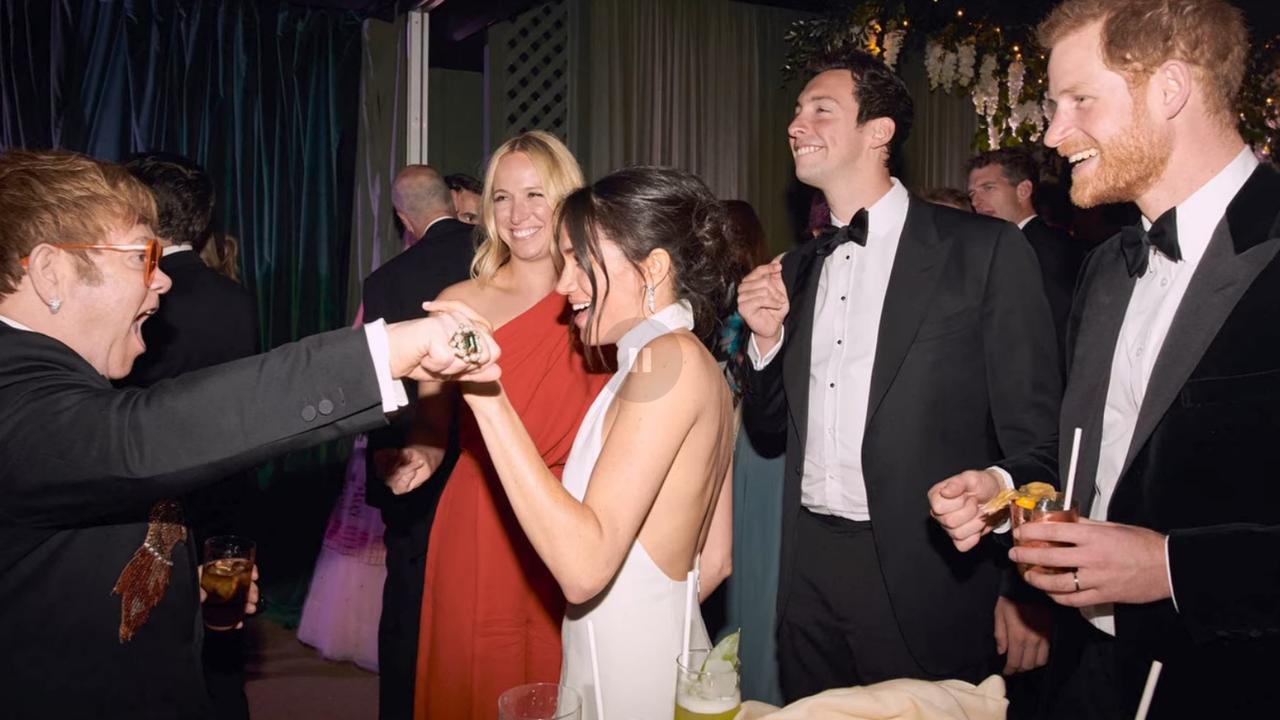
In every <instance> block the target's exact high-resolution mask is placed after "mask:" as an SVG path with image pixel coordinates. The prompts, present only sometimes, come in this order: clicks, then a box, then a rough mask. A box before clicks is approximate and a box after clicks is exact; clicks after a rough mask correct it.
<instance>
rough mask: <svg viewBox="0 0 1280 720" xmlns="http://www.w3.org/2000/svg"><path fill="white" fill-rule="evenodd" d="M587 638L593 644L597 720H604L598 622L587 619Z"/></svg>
mask: <svg viewBox="0 0 1280 720" xmlns="http://www.w3.org/2000/svg"><path fill="white" fill-rule="evenodd" d="M587 640H588V641H589V642H588V644H589V645H590V646H591V684H592V686H593V687H594V688H595V691H596V720H604V692H603V691H602V690H601V689H600V657H599V655H598V654H597V653H596V624H595V623H593V622H591V621H590V620H587Z"/></svg>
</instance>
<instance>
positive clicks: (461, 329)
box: [449, 325, 480, 365]
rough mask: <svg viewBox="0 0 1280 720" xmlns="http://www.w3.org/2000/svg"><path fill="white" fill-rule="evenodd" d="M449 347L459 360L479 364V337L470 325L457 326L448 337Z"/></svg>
mask: <svg viewBox="0 0 1280 720" xmlns="http://www.w3.org/2000/svg"><path fill="white" fill-rule="evenodd" d="M449 347H451V348H453V354H454V356H455V357H457V358H458V359H459V360H461V361H463V362H466V363H471V364H472V365H478V364H479V363H480V337H479V336H478V335H476V331H475V330H474V329H472V327H471V326H470V325H459V326H458V329H457V330H455V331H453V335H452V336H450V337H449Z"/></svg>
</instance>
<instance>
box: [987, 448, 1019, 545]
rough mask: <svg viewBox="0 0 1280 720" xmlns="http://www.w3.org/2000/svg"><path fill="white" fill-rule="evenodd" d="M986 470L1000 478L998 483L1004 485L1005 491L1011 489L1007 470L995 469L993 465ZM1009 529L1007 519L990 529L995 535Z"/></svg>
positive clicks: (1011, 478) (1011, 485)
mask: <svg viewBox="0 0 1280 720" xmlns="http://www.w3.org/2000/svg"><path fill="white" fill-rule="evenodd" d="M987 469H988V470H991V471H993V472H995V474H996V475H999V476H1000V481H1001V482H1003V483H1004V489H1005V490H1012V489H1013V476H1012V475H1010V474H1009V471H1008V470H1005V469H1004V468H1002V467H996V466H995V465H992V466H991V467H989V468H987ZM1010 527H1012V524H1011V523H1010V521H1009V518H1007V517H1006V518H1005V519H1004V522H1002V523H1000V524H999V525H997V526H995V527H994V528H992V529H991V531H992V532H996V533H1007V532H1009V528H1010Z"/></svg>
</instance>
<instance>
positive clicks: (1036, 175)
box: [965, 148, 1040, 191]
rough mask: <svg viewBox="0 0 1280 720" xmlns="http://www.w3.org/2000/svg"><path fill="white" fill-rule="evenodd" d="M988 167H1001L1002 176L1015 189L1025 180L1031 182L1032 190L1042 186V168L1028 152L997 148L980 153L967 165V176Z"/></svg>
mask: <svg viewBox="0 0 1280 720" xmlns="http://www.w3.org/2000/svg"><path fill="white" fill-rule="evenodd" d="M988 165H999V166H1000V174H1001V175H1003V176H1004V179H1005V180H1008V181H1009V184H1010V185H1012V186H1014V187H1017V186H1018V185H1020V184H1022V181H1023V180H1030V181H1031V189H1032V191H1034V190H1035V189H1036V186H1037V185H1039V184H1040V166H1039V165H1038V164H1037V163H1036V161H1035V158H1033V157H1031V153H1029V152H1027V151H1026V150H1020V149H1018V148H997V149H995V150H988V151H986V152H984V153H979V154H977V155H974V156H973V157H971V158H969V162H968V163H967V164H966V165H965V174H966V175H967V174H969V173H971V172H973V171H974V170H977V169H978V168H984V167H987V166H988Z"/></svg>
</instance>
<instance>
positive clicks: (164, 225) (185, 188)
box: [124, 152, 214, 253]
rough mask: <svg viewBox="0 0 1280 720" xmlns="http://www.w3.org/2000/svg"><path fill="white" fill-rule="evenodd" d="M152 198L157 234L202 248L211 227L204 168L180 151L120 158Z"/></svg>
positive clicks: (211, 197) (209, 188)
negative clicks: (177, 152)
mask: <svg viewBox="0 0 1280 720" xmlns="http://www.w3.org/2000/svg"><path fill="white" fill-rule="evenodd" d="M124 167H125V169H126V170H128V171H129V173H130V174H132V175H133V176H134V177H136V178H138V179H139V180H141V181H142V182H143V184H145V185H146V186H147V187H149V188H151V193H152V194H153V195H155V198H156V214H157V222H156V227H153V228H151V229H152V230H154V231H155V233H156V234H157V235H159V236H160V237H161V238H163V239H165V240H168V241H169V242H172V243H173V244H175V245H190V246H191V247H192V249H193V250H195V251H196V252H197V253H199V252H201V251H202V250H204V246H205V243H207V242H209V235H210V233H211V232H212V231H213V202H214V192H213V181H212V180H210V179H209V176H208V174H206V173H205V171H204V168H202V167H200V166H199V165H197V164H196V163H195V162H193V161H192V160H190V159H188V158H185V157H183V156H181V155H175V154H173V153H165V152H148V153H139V154H137V155H134V156H132V157H130V158H129V159H128V160H126V161H125V162H124Z"/></svg>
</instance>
